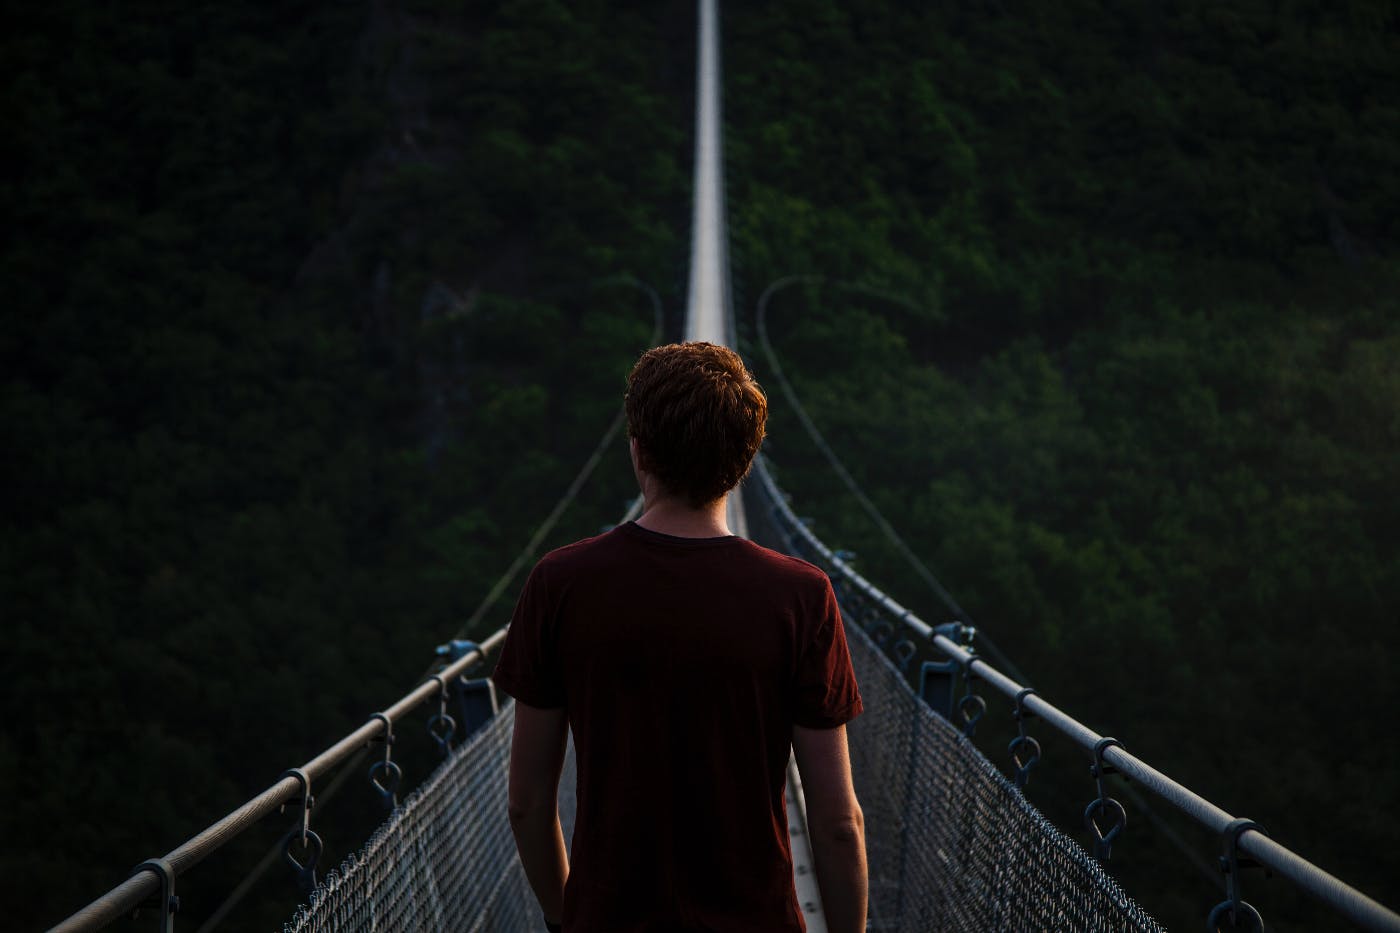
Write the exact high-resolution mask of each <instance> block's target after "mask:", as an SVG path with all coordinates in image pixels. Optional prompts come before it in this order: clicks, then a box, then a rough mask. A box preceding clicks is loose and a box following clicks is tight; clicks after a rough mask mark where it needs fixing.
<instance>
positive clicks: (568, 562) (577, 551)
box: [535, 528, 620, 571]
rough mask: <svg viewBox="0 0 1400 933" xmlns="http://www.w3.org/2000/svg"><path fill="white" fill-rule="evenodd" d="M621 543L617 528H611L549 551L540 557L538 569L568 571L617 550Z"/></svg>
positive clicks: (537, 564)
mask: <svg viewBox="0 0 1400 933" xmlns="http://www.w3.org/2000/svg"><path fill="white" fill-rule="evenodd" d="M619 543H620V542H619V540H618V533H617V529H616V528H611V529H608V530H607V531H604V532H601V533H600V534H596V535H593V536H591V537H588V538H581V539H580V540H578V541H575V542H573V543H572V544H565V545H563V546H561V547H557V548H555V549H554V550H552V551H549V552H548V553H546V554H545V555H544V556H543V557H541V558H540V559H539V562H538V563H536V564H535V567H536V569H537V570H546V571H561V570H563V571H567V570H569V569H571V568H573V567H575V566H578V565H583V564H588V563H589V562H591V561H594V560H597V559H598V558H600V557H607V556H608V555H610V554H611V553H612V552H613V551H614V550H616V548H617V546H618V544H619Z"/></svg>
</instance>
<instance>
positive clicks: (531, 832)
mask: <svg viewBox="0 0 1400 933" xmlns="http://www.w3.org/2000/svg"><path fill="white" fill-rule="evenodd" d="M510 829H511V832H512V833H514V834H515V847H516V849H518V850H519V852H520V864H521V865H522V866H523V867H524V869H525V877H526V878H527V879H528V880H529V882H530V888H531V889H532V890H533V891H534V892H535V897H536V898H537V899H538V900H539V902H540V909H541V910H542V911H544V915H545V917H546V918H547V919H548V920H550V921H552V922H558V921H559V919H560V918H561V917H562V916H563V913H564V882H565V881H566V880H567V879H568V877H569V857H568V854H567V852H566V851H565V849H564V831H563V829H562V828H561V827H560V826H559V811H558V809H557V808H554V807H550V808H548V809H543V808H542V809H539V810H531V811H528V812H523V813H521V812H512V813H511V820H510Z"/></svg>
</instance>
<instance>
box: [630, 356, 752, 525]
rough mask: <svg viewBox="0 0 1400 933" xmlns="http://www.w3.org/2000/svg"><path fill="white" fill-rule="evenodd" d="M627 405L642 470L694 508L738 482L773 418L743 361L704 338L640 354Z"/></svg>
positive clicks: (632, 435)
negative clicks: (705, 340) (766, 426)
mask: <svg viewBox="0 0 1400 933" xmlns="http://www.w3.org/2000/svg"><path fill="white" fill-rule="evenodd" d="M624 405H625V407H626V410H627V433H628V435H630V436H631V437H633V438H635V439H636V441H637V446H638V448H639V453H640V456H641V459H642V463H641V466H642V469H644V470H646V471H647V472H648V473H651V474H652V475H654V476H655V477H656V478H657V479H658V480H660V482H661V485H662V486H664V487H665V488H666V490H667V492H669V493H670V494H671V495H674V496H679V497H681V498H683V499H685V500H686V501H687V502H688V503H689V504H690V506H691V507H692V508H699V507H701V506H703V505H707V504H708V503H711V502H714V501H715V500H716V499H718V498H719V497H720V496H722V495H724V494H725V493H727V492H729V490H731V489H733V488H734V487H735V486H737V485H739V481H740V480H742V479H743V478H744V476H745V475H746V474H747V473H748V472H749V465H750V464H751V463H752V462H753V457H754V454H756V453H757V452H758V446H759V444H761V443H763V435H764V425H765V424H766V423H767V421H768V398H767V396H765V395H764V394H763V389H762V388H761V387H760V386H759V384H758V383H757V382H756V381H754V378H753V376H752V375H751V374H750V373H749V371H748V370H747V369H746V368H745V367H744V361H743V360H741V359H739V355H738V354H737V353H735V352H734V351H733V350H730V349H729V348H728V347H721V346H717V345H715V344H713V343H705V342H702V341H699V342H694V343H672V344H667V345H666V346H664V347H656V348H655V349H652V350H648V351H647V352H645V353H643V354H642V356H641V358H640V359H639V360H637V365H636V366H633V367H632V374H631V375H630V376H628V377H627V395H626V396H625V397H624Z"/></svg>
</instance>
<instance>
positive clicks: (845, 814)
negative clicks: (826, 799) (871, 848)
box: [809, 802, 865, 846]
mask: <svg viewBox="0 0 1400 933" xmlns="http://www.w3.org/2000/svg"><path fill="white" fill-rule="evenodd" d="M809 829H810V831H811V832H812V834H813V835H815V836H820V837H822V838H825V839H826V840H827V841H828V842H831V843H833V844H835V845H838V846H854V845H860V844H863V843H864V842H865V813H864V812H862V811H861V808H860V804H858V803H855V802H852V803H851V805H850V807H847V808H844V809H843V810H842V812H841V813H839V814H832V815H830V816H829V817H827V818H825V819H822V820H820V821H819V822H818V824H817V825H815V826H811V827H809Z"/></svg>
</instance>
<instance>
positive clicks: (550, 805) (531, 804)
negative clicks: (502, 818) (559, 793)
mask: <svg viewBox="0 0 1400 933" xmlns="http://www.w3.org/2000/svg"><path fill="white" fill-rule="evenodd" d="M555 806H557V805H556V804H554V802H553V801H548V802H546V801H544V800H519V799H512V800H511V801H510V802H509V803H508V804H507V805H506V815H507V816H509V817H510V824H511V825H512V826H528V825H530V824H532V823H535V822H538V821H539V820H540V819H542V818H544V817H547V816H550V815H552V814H551V812H550V811H551V810H553V809H554V807H555Z"/></svg>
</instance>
